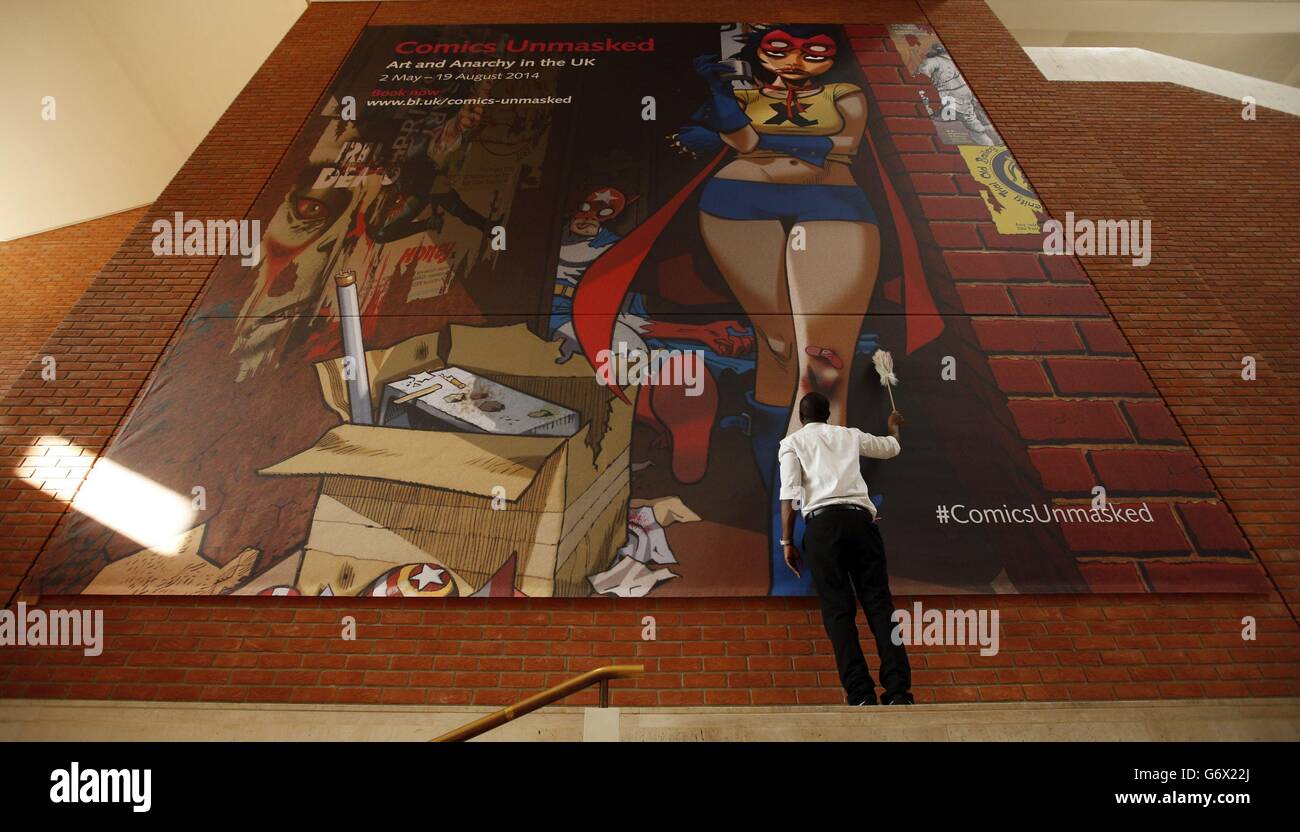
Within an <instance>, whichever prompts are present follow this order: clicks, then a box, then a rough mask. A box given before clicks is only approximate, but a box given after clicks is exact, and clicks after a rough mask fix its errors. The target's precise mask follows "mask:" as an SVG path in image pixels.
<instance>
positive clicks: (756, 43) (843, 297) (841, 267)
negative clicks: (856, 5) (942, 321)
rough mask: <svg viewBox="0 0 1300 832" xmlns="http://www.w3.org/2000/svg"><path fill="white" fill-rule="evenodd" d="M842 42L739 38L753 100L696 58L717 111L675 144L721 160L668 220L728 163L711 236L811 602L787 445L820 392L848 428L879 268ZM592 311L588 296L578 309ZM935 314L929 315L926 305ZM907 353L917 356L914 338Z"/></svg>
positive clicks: (767, 474)
mask: <svg viewBox="0 0 1300 832" xmlns="http://www.w3.org/2000/svg"><path fill="white" fill-rule="evenodd" d="M838 33H839V27H835V26H828V25H820V26H819V25H794V24H770V25H767V26H758V27H755V28H754V29H753V30H751V31H748V32H746V33H745V34H742V35H740V36H738V38H739V40H740V42H741V43H742V48H741V50H740V52H739V53H738V55H737V56H736V57H737V58H739V59H740V60H741V61H744V62H745V63H747V64H748V65H749V66H750V67H752V69H753V74H754V76H755V80H756V82H757V83H758V86H757V87H756V88H753V89H736V88H734V87H733V85H732V79H734V78H736V77H737V67H738V66H739V64H737V63H735V62H731V61H728V62H723V61H719V60H718V59H717V57H716V56H705V57H700V58H697V59H696V60H695V64H694V66H695V71H696V73H697V74H698V75H699V76H700V77H702V78H703V79H704V81H705V83H706V84H707V86H708V95H709V100H708V103H707V104H706V105H705V106H704V107H703V108H701V110H700V111H699V112H697V113H696V116H695V121H697V122H699V124H691V125H688V126H685V127H682V128H681V129H680V130H679V131H678V133H677V135H676V142H677V143H678V144H679V145H680V147H681V148H682V149H683V150H685V151H687V152H690V153H692V154H695V155H699V156H705V157H708V156H714V154H716V156H715V158H714V162H713V164H710V165H709V166H707V167H706V168H705V169H704V171H702V172H701V173H700V174H699V175H698V176H697V177H696V181H695V182H692V183H691V184H690V185H688V186H687V188H686V189H685V191H683V193H681V194H678V195H677V196H676V197H674V198H673V200H670V201H669V203H668V204H666V205H665V206H664V208H662V209H661V210H660V215H663V214H667V215H671V212H672V211H675V210H676V208H677V207H680V204H681V201H684V199H685V195H686V191H689V190H691V189H692V188H693V187H694V186H695V185H696V184H698V182H699V181H700V180H703V179H704V178H705V177H707V176H708V173H709V172H710V170H712V168H713V167H714V166H715V165H718V164H721V166H720V167H719V168H718V170H717V173H716V174H714V175H713V176H712V177H709V178H707V181H706V182H705V183H704V186H703V189H702V191H701V193H700V200H699V207H700V217H699V222H700V231H701V233H702V235H703V238H704V243H705V246H706V248H707V249H708V251H709V254H710V256H711V257H712V258H713V260H714V262H715V263H716V265H717V267H718V269H719V271H720V272H721V273H722V276H723V278H724V279H725V280H726V282H727V284H728V286H729V288H730V289H731V291H732V293H733V294H734V295H735V297H736V299H737V301H738V302H739V303H740V305H741V307H742V308H743V310H744V312H745V314H746V316H747V317H748V318H749V320H750V323H751V324H752V326H753V328H754V332H755V336H756V340H757V352H758V355H757V367H756V377H755V385H754V390H753V392H752V393H750V394H747V398H748V400H749V405H750V408H751V411H750V435H751V441H752V446H753V452H754V455H755V460H756V462H757V464H758V469H759V472H760V475H761V477H762V480H763V484H764V486H765V487H766V488H767V490H768V492H769V495H770V498H771V500H772V510H771V519H772V528H771V530H770V531H771V562H772V590H771V591H772V594H774V595H806V594H810V593H811V578H810V576H809V575H808V574H807V572H806V571H805V574H804V575H803V577H802V578H796V577H795V576H794V574H793V573H792V572H790V571H789V570H788V569H787V568H786V566H785V564H784V560H783V557H782V552H781V547H780V545H779V539H780V536H781V535H780V525H779V524H780V519H779V512H778V511H777V510H776V508H777V505H778V502H777V500H778V496H779V494H778V489H777V488H776V487H775V481H776V478H777V476H776V471H777V462H776V456H777V455H776V451H777V445H778V443H779V442H780V440H781V439H782V438H783V437H784V436H785V435H786V433H787V432H788V431H789V430H790V429H792V428H793V427H796V425H795V424H794V419H793V415H794V414H793V404H794V402H795V400H796V399H797V397H798V396H800V395H802V394H803V393H806V392H809V391H812V390H817V391H819V392H822V393H824V394H825V395H826V396H827V397H828V398H829V399H830V401H831V421H832V422H833V423H836V424H845V423H846V406H847V394H848V386H849V379H850V378H851V377H852V372H853V366H854V357H855V354H856V353H857V352H858V343H859V337H860V334H861V329H862V324H863V320H864V318H865V316H866V312H867V306H868V304H869V303H870V301H871V297H872V293H873V292H874V290H875V284H876V277H877V271H878V267H879V261H880V231H879V228H878V222H877V217H876V212H875V210H874V208H873V206H872V204H871V202H870V201H869V200H868V198H867V196H866V194H865V193H863V191H862V189H861V188H860V187H859V186H858V184H857V182H856V181H855V179H854V177H853V171H852V169H851V164H852V162H853V159H854V156H855V155H856V154H857V152H858V149H859V144H860V143H862V142H863V141H864V136H865V134H866V127H867V99H866V95H865V94H864V93H863V91H862V90H861V89H860V88H859V87H857V86H856V85H854V84H852V83H849V82H846V81H842V80H837V76H840V75H844V74H846V73H844V72H842V71H839V72H837V57H840V56H841V55H842V54H844V55H849V56H851V54H852V53H851V52H850V51H849V49H848V47H847V44H844V43H842V40H841V38H840V36H839V34H838ZM844 63H845V64H847V63H848V62H847V61H845V62H844ZM868 141H869V139H868ZM724 159H725V161H722V160H724ZM876 161H877V167H878V169H880V171H881V174H882V178H884V172H883V168H879V159H878V158H877V160H876ZM885 189H886V193H887V195H888V197H889V199H890V208H891V210H893V211H894V212H895V216H896V217H899V216H901V209H899V207H898V205H897V204H896V202H897V200H896V196H895V195H894V194H893V192H892V190H891V186H889V185H888V183H885ZM674 202H676V204H674ZM660 215H656V216H655V217H652V218H651V219H650V220H648V221H647V222H646V223H644V224H643V225H642V226H640V227H638V229H637V232H643V231H644V233H645V234H646V235H647V236H649V237H650V239H653V235H655V234H657V233H658V230H660V229H661V228H662V227H663V225H665V224H666V223H667V219H668V217H667V216H663V217H662V218H660ZM895 224H896V226H898V231H899V235H900V238H901V237H902V236H903V235H904V234H905V233H906V234H907V236H908V239H907V242H908V243H909V246H906V247H905V248H908V249H910V250H906V251H904V252H903V259H904V268H905V270H907V271H912V272H917V273H918V274H916V275H908V276H906V279H905V283H913V282H916V281H917V280H919V279H921V278H920V276H919V268H916V267H918V266H919V263H917V262H915V261H916V260H917V259H918V258H916V256H915V254H914V253H913V252H914V249H915V244H914V240H912V238H911V236H910V230H908V229H905V228H903V227H902V224H901V223H897V222H896V223H895ZM637 232H634V233H637ZM630 240H631V235H630V236H629V241H630ZM644 242H645V241H643V243H644ZM643 247H644V246H643ZM620 256H621V258H622V259H626V260H627V261H628V262H627V263H626V264H623V268H622V271H623V272H624V275H623V279H630V275H628V274H626V273H627V272H629V271H634V270H635V267H636V265H638V264H639V262H640V258H643V257H644V252H643V251H641V250H640V249H638V248H637V247H629V249H628V250H627V251H626V252H624V253H622V254H621V255H620V254H619V253H617V252H611V253H610V254H607V255H606V256H605V258H602V260H606V258H609V259H608V260H607V261H606V263H605V264H602V265H604V266H605V267H606V270H607V271H608V270H610V269H609V267H614V268H615V269H617V268H618V267H619V265H620ZM596 277H597V278H598V279H596V280H593V279H592V276H590V275H589V277H588V278H587V282H588V286H587V287H585V289H586V292H587V298H586V300H587V303H589V304H590V307H589V308H593V309H598V308H600V307H601V306H602V305H608V304H609V303H610V301H611V300H612V295H615V294H619V292H620V291H621V288H620V286H619V284H620V282H621V281H620V280H609V281H604V280H602V279H601V278H603V277H604V275H596ZM606 283H608V285H607V286H606V285H604V284H606ZM624 285H625V284H624ZM920 294H921V293H919V292H918V296H919V295H920ZM604 295H609V296H604ZM583 301H584V298H583V297H582V296H581V294H580V296H579V297H578V307H579V309H580V311H585V310H583V307H584V303H583ZM925 306H926V307H930V303H929V301H928V295H927V296H926V304H925ZM931 308H932V307H931ZM909 311H911V309H910V308H909ZM577 320H578V321H579V322H580V326H585V327H587V329H588V331H587V332H586V333H584V332H582V331H579V333H578V334H579V338H580V339H581V340H583V341H584V343H586V342H587V341H590V342H591V343H592V344H600V343H603V342H608V335H607V333H606V331H605V327H600V326H597V325H596V324H597V321H596V319H588V318H586V317H585V316H579V317H578V319H577ZM934 334H937V333H930V334H926V335H922V334H921V333H920V330H919V329H918V333H917V335H916V336H915V337H916V338H924V339H925V340H929V339H930V338H932V337H933V335H934ZM908 341H909V345H908V348H909V352H910V351H911V349H912V348H913V347H914V344H913V341H914V335H913V333H912V332H911V331H909V333H908ZM918 343H919V341H918ZM589 354H590V353H589ZM796 533H798V532H796Z"/></svg>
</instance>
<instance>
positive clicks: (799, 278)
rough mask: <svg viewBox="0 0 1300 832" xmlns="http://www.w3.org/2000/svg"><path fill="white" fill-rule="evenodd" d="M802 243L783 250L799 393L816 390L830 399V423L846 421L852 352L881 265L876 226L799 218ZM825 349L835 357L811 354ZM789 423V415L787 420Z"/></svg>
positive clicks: (878, 235) (853, 351)
mask: <svg viewBox="0 0 1300 832" xmlns="http://www.w3.org/2000/svg"><path fill="white" fill-rule="evenodd" d="M803 228H804V232H805V235H806V237H805V242H806V244H807V245H806V246H805V247H804V248H803V250H795V249H793V248H791V249H790V250H789V251H788V252H787V254H786V270H787V274H788V276H789V283H790V305H791V310H792V311H793V313H794V329H795V347H796V348H795V358H796V359H797V361H798V366H799V382H798V385H799V395H803V394H804V393H807V392H809V391H811V390H817V391H819V392H821V393H823V394H825V396H826V397H827V398H828V399H830V401H831V423H832V424H838V425H843V424H845V416H846V413H845V409H846V405H845V403H846V401H847V397H848V384H849V379H850V378H852V370H853V357H854V353H855V352H856V348H857V342H858V332H859V331H860V330H861V329H862V319H863V317H865V316H866V314H867V306H868V305H869V304H870V303H871V295H872V292H874V291H875V288H876V274H877V271H878V268H879V265H880V230H879V229H878V228H877V227H876V226H874V225H872V224H870V223H864V222H842V221H818V222H807V223H803ZM808 347H814V348H817V350H818V351H819V352H820V351H822V350H828V351H830V353H833V355H834V357H835V359H838V362H839V363H841V364H842V366H841V367H839V368H838V369H837V368H836V367H835V366H834V363H835V361H834V359H832V358H830V357H829V356H825V355H824V354H823V357H819V356H814V355H810V354H809V353H808V351H807V348H808ZM792 424H793V420H792Z"/></svg>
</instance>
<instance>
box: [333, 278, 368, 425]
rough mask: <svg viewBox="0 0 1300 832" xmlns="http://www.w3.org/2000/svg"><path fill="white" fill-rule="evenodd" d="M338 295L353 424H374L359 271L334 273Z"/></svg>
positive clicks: (345, 375)
mask: <svg viewBox="0 0 1300 832" xmlns="http://www.w3.org/2000/svg"><path fill="white" fill-rule="evenodd" d="M334 283H335V286H336V287H337V289H338V296H339V327H340V328H341V329H342V331H343V357H344V369H345V370H346V368H347V365H348V363H349V362H348V359H351V362H350V363H351V365H352V367H353V372H352V374H351V377H350V378H347V376H348V373H347V372H344V377H345V378H346V380H347V383H348V407H349V409H350V410H351V411H352V424H354V425H369V424H372V420H371V417H370V373H369V371H368V370H367V368H366V347H365V344H364V343H363V342H362V339H361V305H360V303H359V301H358V300H357V273H356V272H354V271H345V272H339V273H338V274H337V275H335V276H334Z"/></svg>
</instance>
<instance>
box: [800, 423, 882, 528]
mask: <svg viewBox="0 0 1300 832" xmlns="http://www.w3.org/2000/svg"><path fill="white" fill-rule="evenodd" d="M900 451H902V447H901V446H900V445H899V444H898V440H897V439H895V438H894V437H892V436H873V435H871V434H870V433H863V432H862V431H860V430H858V429H857V428H842V427H839V426H837V425H828V424H826V423H825V422H810V423H808V424H806V425H804V426H803V427H801V428H800V429H799V430H797V431H795V432H794V433H792V434H790V435H789V436H787V437H786V438H785V439H782V440H781V449H780V450H779V451H778V452H777V456H778V458H779V459H780V461H781V499H782V500H798V499H800V498H802V499H803V513H804V514H807V513H808V512H810V511H813V510H814V509H818V508H823V507H825V506H829V505H835V504H837V503H852V504H854V505H859V506H862V507H863V508H865V509H867V510H868V511H870V512H871V514H872V516H874V515H875V513H876V507H875V505H873V504H872V502H871V498H870V497H869V496H868V495H867V484H866V482H864V481H863V479H862V471H861V470H860V469H859V468H858V457H859V456H867V457H872V458H873V459H889V458H891V457H895V456H898V454H899V452H900Z"/></svg>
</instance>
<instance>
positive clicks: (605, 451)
mask: <svg viewBox="0 0 1300 832" xmlns="http://www.w3.org/2000/svg"><path fill="white" fill-rule="evenodd" d="M440 353H441V357H440ZM559 357H560V353H559V344H558V342H547V341H543V340H542V339H540V338H538V337H537V336H536V335H533V334H532V333H531V332H530V331H529V330H528V328H527V327H526V326H525V325H523V324H517V325H514V326H506V327H477V326H465V325H459V324H453V325H451V326H449V327H448V328H447V329H446V330H445V331H444V332H442V333H432V334H430V335H423V336H417V337H416V338H411V339H408V340H406V341H403V342H401V343H399V344H396V345H394V346H393V347H390V348H388V349H383V350H370V351H367V352H366V363H367V367H368V369H369V372H370V384H371V400H372V401H376V402H378V401H381V400H382V396H381V395H380V394H381V392H382V390H383V389H384V387H385V386H386V385H387V384H389V383H390V382H393V381H396V380H400V379H405V378H408V377H410V376H412V375H414V374H417V373H420V372H436V371H438V370H441V369H443V368H445V367H448V366H455V367H458V368H461V369H463V370H465V371H468V372H469V373H473V374H476V375H479V376H482V377H483V378H485V379H490V380H492V381H494V382H497V383H499V384H501V385H504V386H505V387H508V388H511V389H513V390H518V391H521V392H522V393H524V394H527V395H528V396H533V397H536V398H538V399H541V400H544V401H547V402H553V403H555V404H557V405H560V406H562V407H564V408H567V409H569V410H572V411H573V412H575V413H576V414H577V417H578V419H579V426H578V428H577V430H576V432H574V433H573V435H571V436H509V435H498V434H491V433H467V432H459V431H451V430H438V431H431V430H416V429H404V428H394V427H379V426H368V425H352V424H348V423H347V421H346V420H347V419H348V403H347V387H346V385H345V383H344V381H343V375H342V359H335V360H332V361H326V362H321V363H320V364H317V365H316V367H317V373H318V375H319V376H320V379H321V391H322V395H323V396H324V399H325V403H326V404H327V405H328V406H329V407H330V408H331V409H332V410H334V411H335V412H336V413H338V414H339V416H340V418H341V419H343V420H344V423H343V424H341V425H339V426H338V427H336V428H333V429H332V430H330V431H329V432H327V433H326V434H325V435H324V436H322V437H321V438H320V439H319V440H317V442H316V443H315V445H313V446H312V447H310V448H307V449H306V450H304V451H302V452H301V453H299V454H296V455H294V456H292V457H290V458H288V459H286V460H284V461H283V462H280V463H278V464H276V465H273V466H271V467H269V468H265V469H263V470H262V471H261V472H260V473H262V474H265V475H268V476H319V477H321V478H322V479H321V496H320V498H319V500H318V503H317V506H316V512H315V514H314V516H313V520H312V528H311V533H310V536H309V539H308V541H307V545H306V547H305V550H304V556H303V563H302V567H301V570H300V572H299V589H301V590H302V591H303V592H304V593H305V594H313V595H314V594H319V592H321V591H322V590H323V589H324V588H325V587H326V586H329V587H330V591H331V592H333V593H334V594H336V595H355V594H356V593H357V592H359V591H361V590H362V589H363V588H364V587H365V586H366V585H367V584H369V583H370V582H371V581H373V580H374V579H375V578H377V577H379V576H380V575H382V574H383V573H384V572H386V571H388V570H390V569H392V568H393V567H394V566H400V565H402V564H407V563H424V562H427V563H435V564H438V565H440V566H443V567H445V568H446V569H448V571H449V572H450V573H451V575H452V578H453V580H454V581H455V582H456V584H457V590H458V594H459V595H470V594H472V593H473V592H474V591H475V590H477V589H478V588H479V587H480V586H482V585H483V584H484V583H485V582H486V581H487V580H488V579H489V578H491V577H492V575H493V574H495V573H496V571H497V570H498V569H499V568H500V567H501V566H502V565H503V564H504V563H505V562H506V561H507V560H508V559H509V558H510V556H511V554H516V555H517V562H518V571H517V573H516V584H515V585H516V588H517V589H519V590H521V591H522V592H524V593H525V594H526V595H530V596H552V595H555V596H574V595H589V594H591V586H590V584H589V583H588V582H587V580H586V577H587V575H589V574H591V573H594V572H598V571H600V570H602V569H605V568H606V567H608V565H609V564H610V563H611V562H612V561H613V557H614V553H615V552H616V551H617V550H618V549H619V547H621V546H622V545H623V543H624V542H625V540H626V536H627V510H628V499H629V496H630V464H629V463H630V458H629V453H630V441H631V435H632V418H633V413H632V407H631V406H630V405H627V404H624V403H623V402H621V401H619V400H618V399H617V398H616V397H615V396H614V394H613V391H612V390H611V389H609V388H608V387H605V386H603V385H601V384H600V383H599V382H598V381H597V380H596V379H595V377H594V374H593V373H592V372H591V368H590V367H589V366H588V365H587V363H586V362H585V361H583V360H582V359H581V357H574V358H573V359H571V360H570V361H568V362H566V363H564V364H557V363H556V360H557V359H558V358H559ZM627 393H628V394H629V398H631V397H632V396H633V395H635V391H634V390H632V389H631V388H627Z"/></svg>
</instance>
